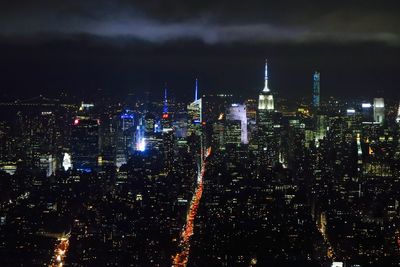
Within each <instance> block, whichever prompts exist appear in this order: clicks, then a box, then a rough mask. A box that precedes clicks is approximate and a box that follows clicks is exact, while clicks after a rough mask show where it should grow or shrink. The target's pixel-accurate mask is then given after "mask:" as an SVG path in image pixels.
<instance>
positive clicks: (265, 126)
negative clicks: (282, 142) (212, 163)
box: [257, 62, 279, 167]
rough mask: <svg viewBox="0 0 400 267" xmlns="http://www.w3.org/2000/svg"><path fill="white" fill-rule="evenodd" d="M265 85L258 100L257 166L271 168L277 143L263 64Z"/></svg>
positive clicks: (275, 161)
mask: <svg viewBox="0 0 400 267" xmlns="http://www.w3.org/2000/svg"><path fill="white" fill-rule="evenodd" d="M264 81H265V84H264V89H263V90H262V92H261V93H260V95H259V98H258V114H257V127H258V151H259V166H260V167H262V166H273V165H274V164H275V163H277V162H278V157H279V153H278V147H277V146H278V141H277V136H276V135H275V131H274V97H273V95H272V92H271V90H270V88H269V87H268V65H267V62H265V79H264Z"/></svg>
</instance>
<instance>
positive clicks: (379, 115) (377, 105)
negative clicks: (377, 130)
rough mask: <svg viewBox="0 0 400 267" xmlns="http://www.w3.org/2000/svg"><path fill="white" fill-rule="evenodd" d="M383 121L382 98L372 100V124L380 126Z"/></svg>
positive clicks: (383, 108) (383, 105) (383, 104)
mask: <svg viewBox="0 0 400 267" xmlns="http://www.w3.org/2000/svg"><path fill="white" fill-rule="evenodd" d="M384 120H385V101H384V99H383V98H374V122H377V123H380V124H382V123H383V121H384Z"/></svg>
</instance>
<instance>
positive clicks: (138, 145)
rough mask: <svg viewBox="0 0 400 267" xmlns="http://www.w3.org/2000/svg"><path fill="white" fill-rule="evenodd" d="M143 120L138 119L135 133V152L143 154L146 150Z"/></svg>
mask: <svg viewBox="0 0 400 267" xmlns="http://www.w3.org/2000/svg"><path fill="white" fill-rule="evenodd" d="M143 121H144V119H143V118H140V119H139V123H138V125H137V126H136V132H135V150H136V151H140V152H143V151H145V150H146V146H147V143H146V139H145V125H144V122H143Z"/></svg>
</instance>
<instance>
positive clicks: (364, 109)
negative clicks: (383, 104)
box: [361, 102, 372, 122]
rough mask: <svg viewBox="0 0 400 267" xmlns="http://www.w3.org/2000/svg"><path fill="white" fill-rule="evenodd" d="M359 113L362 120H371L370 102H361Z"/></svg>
mask: <svg viewBox="0 0 400 267" xmlns="http://www.w3.org/2000/svg"><path fill="white" fill-rule="evenodd" d="M361 113H362V120H363V122H371V121H372V105H371V103H367V102H365V103H362V104H361Z"/></svg>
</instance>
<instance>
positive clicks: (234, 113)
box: [226, 104, 248, 144]
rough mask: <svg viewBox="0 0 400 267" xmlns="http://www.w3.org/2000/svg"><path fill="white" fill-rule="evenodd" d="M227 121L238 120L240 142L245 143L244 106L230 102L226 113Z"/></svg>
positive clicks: (245, 122)
mask: <svg viewBox="0 0 400 267" xmlns="http://www.w3.org/2000/svg"><path fill="white" fill-rule="evenodd" d="M226 120H227V121H239V122H240V143H242V144H247V143H248V139H247V114H246V106H245V105H240V104H232V105H231V106H230V107H229V108H228V112H227V114H226Z"/></svg>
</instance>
